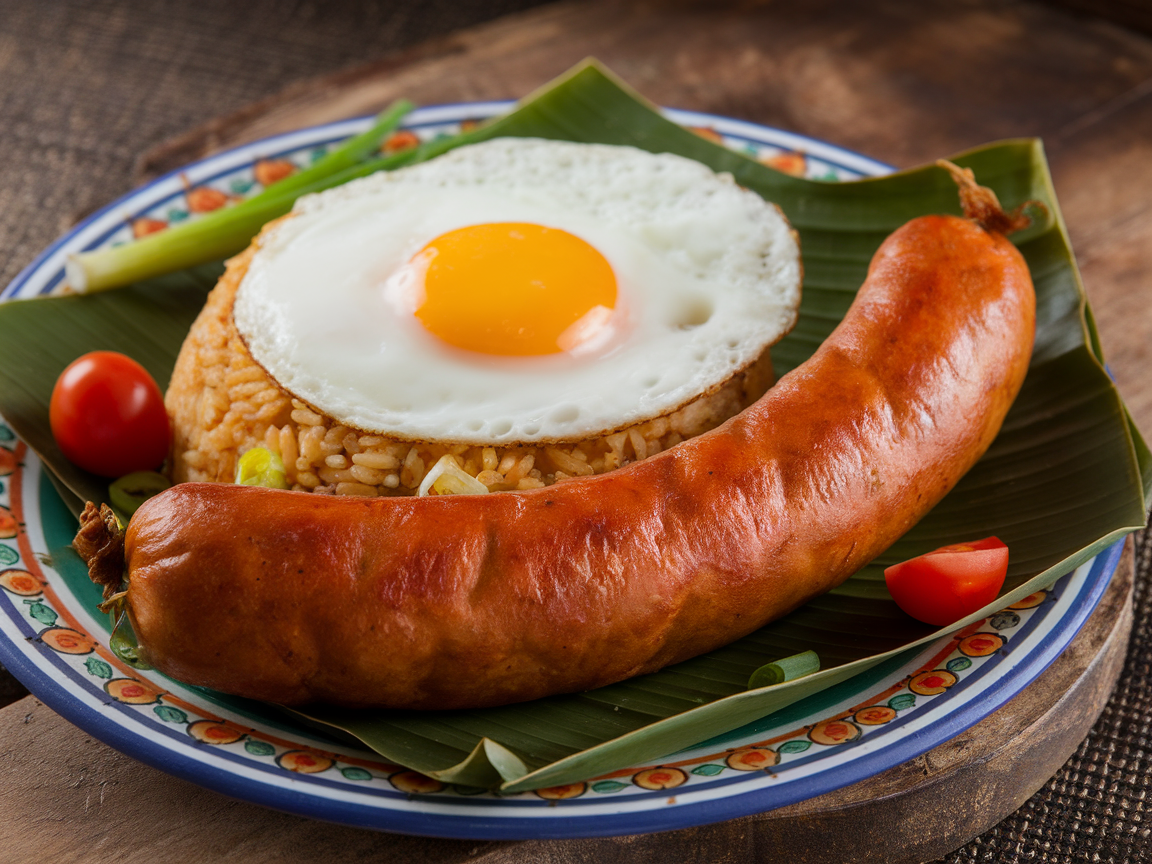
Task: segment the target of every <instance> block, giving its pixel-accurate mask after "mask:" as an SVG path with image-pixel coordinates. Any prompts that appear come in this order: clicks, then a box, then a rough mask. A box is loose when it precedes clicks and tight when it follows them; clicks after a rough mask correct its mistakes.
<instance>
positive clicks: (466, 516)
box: [126, 213, 1035, 709]
mask: <svg viewBox="0 0 1152 864" xmlns="http://www.w3.org/2000/svg"><path fill="white" fill-rule="evenodd" d="M1001 215H1004V214H1002V213H1001ZM986 222H987V220H986ZM1009 227H1010V226H1009ZM991 228H992V230H988V229H986V228H984V227H982V226H981V225H980V224H977V223H976V222H974V221H972V220H969V219H962V218H958V217H953V216H927V217H922V218H918V219H915V220H913V221H912V222H910V223H908V224H907V225H905V226H903V227H902V228H900V229H899V230H897V231H896V232H895V233H894V234H892V235H891V236H890V237H889V238H888V239H887V240H886V241H885V242H884V244H883V245H882V246H881V248H880V249H879V251H878V252H877V253H876V256H875V258H874V259H873V261H872V264H871V267H870V269H869V273H868V277H867V280H866V281H865V283H864V285H863V287H862V288H861V289H860V291H859V294H858V296H857V297H856V299H855V301H854V303H853V305H852V307H851V309H850V310H849V312H848V314H847V316H846V317H845V318H844V320H843V322H842V323H841V324H840V326H839V327H837V329H836V330H835V332H834V333H832V335H831V336H830V337H829V338H828V339H827V340H826V341H825V343H824V344H823V345H822V346H821V347H820V348H819V350H818V351H817V352H816V353H815V355H813V357H812V358H811V359H809V360H808V361H807V362H806V363H804V364H803V365H801V366H799V367H798V368H796V369H795V370H793V371H792V372H790V373H789V374H787V375H785V376H784V377H783V378H782V379H781V380H780V381H779V382H778V383H777V384H776V386H775V387H773V388H772V389H771V390H770V391H769V392H768V393H767V394H766V395H765V396H764V397H763V398H762V399H760V400H759V401H758V402H756V403H755V404H754V405H752V406H751V407H750V408H748V409H746V410H745V411H744V412H742V413H741V414H739V415H738V416H736V417H734V418H733V419H731V420H730V421H728V422H727V423H725V424H724V425H723V426H721V427H719V428H717V429H715V430H713V431H711V432H709V433H706V434H704V435H701V436H699V437H697V438H694V439H691V440H689V441H685V442H683V443H681V444H679V445H677V446H675V447H673V448H671V449H669V450H667V451H665V452H662V453H659V454H657V455H655V456H652V457H650V458H648V459H645V460H643V461H641V462H637V463H635V464H633V465H630V466H628V467H626V468H623V469H620V470H617V471H615V472H612V473H609V474H604V475H600V476H596V477H589V478H581V479H579V480H571V481H566V482H563V483H560V484H557V485H555V486H552V487H549V488H545V489H538V490H532V491H528V492H519V493H499V494H490V495H475V496H439V497H426V498H375V499H359V498H352V497H346V498H331V497H327V496H317V495H310V494H307V493H298V492H287V491H278V490H271V489H261V488H254V487H247V486H233V485H221V484H206V483H205V484H200V483H189V484H181V485H178V486H175V487H173V488H172V489H171V490H169V491H167V492H165V493H163V494H161V495H159V496H157V497H155V498H153V499H151V500H150V501H148V502H146V503H145V504H144V506H143V507H141V508H140V510H139V511H137V513H136V515H135V516H134V517H133V519H132V521H131V523H130V525H129V527H128V531H127V538H126V559H127V566H128V572H129V581H128V593H127V604H128V610H129V614H130V617H131V620H132V624H133V626H134V627H135V630H136V634H137V638H138V639H139V642H140V646H141V655H142V657H143V658H144V659H145V660H147V661H148V662H149V663H151V664H152V665H154V666H155V667H157V668H158V669H160V670H161V671H163V672H165V673H167V674H169V675H171V676H173V677H175V678H177V679H180V680H183V681H187V682H190V683H193V684H200V685H205V686H208V687H212V688H215V689H218V690H222V691H225V692H229V693H237V694H241V695H244V696H249V697H253V698H257V699H264V700H269V701H273V702H281V703H285V704H302V703H307V702H312V701H319V702H328V703H336V704H343V705H349V706H374V707H387V708H420V709H444V708H458V707H479V706H489V705H499V704H503V703H508V702H514V701H519V700H525V699H533V698H536V697H540V696H545V695H548V694H554V693H563V692H573V691H578V690H584V689H588V688H592V687H597V686H601V685H605V684H608V683H611V682H614V681H618V680H621V679H624V678H627V677H630V676H633V675H637V674H641V673H645V672H651V671H654V670H656V669H659V668H661V667H663V666H666V665H668V664H671V663H675V662H677V661H680V660H684V659H686V658H689V657H692V656H695V655H697V654H700V653H702V652H705V651H709V650H711V649H713V648H716V647H718V646H720V645H723V644H725V643H728V642H730V641H732V640H734V639H736V638H739V637H741V636H743V635H745V634H747V633H750V632H751V631H753V630H755V629H757V628H758V627H760V626H762V625H763V624H765V623H766V622H768V621H771V620H772V619H774V618H777V617H779V616H781V615H783V614H785V613H787V612H788V611H790V610H792V609H794V608H796V607H797V606H799V605H800V604H802V603H804V602H805V601H807V600H808V599H810V598H812V597H814V596H815V595H817V594H820V593H821V592H824V591H827V590H828V589H830V588H832V587H834V586H836V585H838V584H839V583H841V582H842V581H844V580H845V579H847V578H848V577H849V576H850V575H852V574H853V573H854V572H856V571H857V570H858V569H860V567H862V566H863V565H865V564H867V563H868V562H869V561H870V560H872V559H873V558H874V557H875V556H876V555H877V554H879V553H881V552H883V551H884V550H885V549H886V548H887V547H888V546H889V545H890V544H891V543H892V542H893V541H895V540H896V539H897V538H898V537H900V536H901V535H902V534H903V533H904V532H905V531H907V530H908V529H909V528H910V527H911V526H912V525H913V524H915V523H916V521H917V520H918V519H920V517H921V516H923V515H924V514H925V513H926V512H927V511H928V510H929V509H930V508H931V507H932V506H933V505H934V504H935V503H936V502H937V501H939V500H940V499H941V498H942V497H943V496H944V495H945V494H946V493H947V492H948V490H950V489H951V488H952V487H953V486H954V485H955V483H956V482H957V480H959V478H960V477H961V476H962V475H963V474H964V473H965V472H966V471H967V470H968V469H969V468H970V467H971V466H972V465H973V464H974V463H975V462H976V460H977V459H978V458H979V457H980V456H981V454H983V453H984V451H985V450H986V449H987V447H988V445H989V444H990V443H991V441H992V439H993V438H994V437H995V435H996V433H997V431H998V430H999V428H1000V425H1001V422H1002V420H1003V418H1004V416H1005V414H1006V413H1007V411H1008V408H1009V406H1010V405H1011V403H1012V401H1013V399H1014V398H1015V395H1016V393H1017V391H1018V390H1019V388H1020V386H1021V384H1022V382H1023V380H1024V375H1025V372H1026V370H1027V366H1028V362H1029V358H1030V355H1031V348H1032V341H1033V334H1034V319H1035V298H1034V294H1033V288H1032V282H1031V279H1030V277H1029V273H1028V268H1027V266H1026V265H1025V263H1024V260H1023V258H1022V257H1021V255H1020V254H1019V252H1018V251H1017V250H1016V249H1015V247H1013V246H1012V244H1011V243H1010V242H1009V241H1008V240H1006V239H1005V237H1004V236H1003V233H1001V232H1002V231H1003V230H1005V226H1004V224H1002V223H996V222H995V220H993V224H992V226H991Z"/></svg>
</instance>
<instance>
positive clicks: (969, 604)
mask: <svg viewBox="0 0 1152 864" xmlns="http://www.w3.org/2000/svg"><path fill="white" fill-rule="evenodd" d="M1007 574H1008V547H1007V546H1005V545H1004V544H1003V543H1002V542H1000V539H999V538H998V537H985V538H984V539H983V540H973V541H972V542H970V543H955V544H953V545H951V546H942V547H941V548H939V549H936V550H934V551H932V552H928V553H926V554H924V555H921V556H919V557H917V558H912V559H910V560H908V561H903V562H901V563H900V564H894V565H892V566H891V567H888V568H886V569H885V570H884V581H885V582H887V583H888V593H889V594H891V595H892V599H893V600H895V601H896V605H897V606H899V607H900V608H901V609H903V610H904V611H905V612H907V613H908V614H909V615H911V616H912V617H913V618H915V619H917V620H918V621H923V622H924V623H925V624H935V625H938V626H943V625H946V624H951V623H953V622H954V621H959V620H960V619H961V618H964V617H965V616H967V615H971V614H972V613H973V612H975V611H976V610H977V609H979V608H980V607H981V606H985V605H987V604H989V603H991V602H992V601H993V600H995V599H996V596H997V595H998V594H999V593H1000V588H1001V587H1002V586H1003V585H1004V577H1005V576H1006V575H1007Z"/></svg>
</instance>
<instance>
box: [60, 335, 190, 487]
mask: <svg viewBox="0 0 1152 864" xmlns="http://www.w3.org/2000/svg"><path fill="white" fill-rule="evenodd" d="M48 419H49V421H50V422H51V424H52V435H53V437H54V438H55V439H56V443H57V444H58V445H59V446H60V450H61V451H62V452H63V453H64V455H65V456H67V457H68V459H69V460H71V461H72V462H74V463H76V464H77V465H79V466H80V467H81V468H83V469H84V470H86V471H91V472H92V473H93V474H99V475H101V476H102V477H120V476H123V475H124V474H129V473H131V472H133V471H147V470H149V469H152V468H157V467H159V465H160V463H161V462H163V461H164V459H165V457H166V456H167V455H168V445H169V441H170V439H171V434H172V433H171V429H170V427H169V425H168V412H167V411H165V410H164V397H163V396H162V395H161V393H160V388H159V387H158V386H156V382H155V381H153V380H152V376H151V375H149V374H148V372H147V371H146V370H145V369H144V367H143V366H141V365H140V364H139V363H137V362H136V361H135V360H133V359H132V358H131V357H126V356H124V355H123V354H118V353H116V352H115V351H93V352H92V353H90V354H85V355H84V356H83V357H80V358H78V359H76V360H74V361H73V362H72V363H71V365H69V366H68V368H67V369H65V370H64V371H63V372H62V373H60V377H59V378H57V379H56V386H55V387H53V388H52V401H51V403H50V405H49V409H48Z"/></svg>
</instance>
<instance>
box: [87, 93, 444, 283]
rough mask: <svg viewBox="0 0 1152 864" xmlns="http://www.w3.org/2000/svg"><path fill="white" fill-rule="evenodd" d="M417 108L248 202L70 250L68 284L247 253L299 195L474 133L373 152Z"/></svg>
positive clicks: (398, 110) (403, 108) (397, 109)
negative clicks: (115, 242)
mask: <svg viewBox="0 0 1152 864" xmlns="http://www.w3.org/2000/svg"><path fill="white" fill-rule="evenodd" d="M411 110H412V104H411V103H410V102H408V101H405V100H401V101H399V102H396V103H395V104H393V105H391V106H389V108H388V109H387V110H385V111H384V112H383V113H381V114H380V115H379V116H378V117H377V118H376V122H375V123H374V124H373V125H372V128H371V129H369V130H367V131H366V132H363V133H361V134H359V135H356V136H355V137H353V138H350V139H349V140H348V141H346V142H344V144H342V145H341V146H340V147H339V148H338V149H336V150H334V151H332V152H331V153H329V154H327V155H326V156H324V157H323V158H322V159H320V160H318V161H317V162H316V164H314V165H311V166H309V167H308V168H305V169H304V170H303V171H300V172H298V173H296V174H293V175H292V176H290V177H286V178H285V179H283V180H281V181H279V182H278V183H275V184H273V185H271V186H269V187H268V188H267V189H265V190H264V191H262V192H260V193H259V194H258V195H254V196H252V197H251V198H249V199H248V200H247V201H242V202H241V203H239V204H236V205H234V206H232V207H226V208H223V209H220V210H216V211H214V212H212V213H209V214H207V215H205V216H204V217H202V218H200V219H195V220H193V221H190V222H186V223H184V224H183V225H179V226H177V227H175V228H168V229H165V230H164V231H160V232H157V233H155V234H149V235H147V236H145V237H142V238H140V239H139V240H134V241H133V242H131V243H125V244H123V245H121V246H113V247H108V248H104V249H97V250H95V251H92V252H81V253H79V254H75V255H71V256H69V258H68V262H67V265H66V274H67V279H68V286H69V287H70V288H71V290H73V291H75V292H78V293H89V292H94V291H104V290H106V289H109V288H118V287H120V286H122V285H128V284H130V283H132V282H137V281H139V280H141V279H149V278H152V277H154V276H161V275H163V274H165V273H171V272H173V271H176V270H183V269H186V268H188V267H194V266H196V265H198V264H207V263H209V262H211V261H219V260H221V259H224V258H228V257H230V256H232V255H235V254H236V253H238V252H240V251H242V250H243V249H244V248H245V247H246V246H247V245H248V244H249V242H251V240H252V238H253V237H255V236H256V235H257V234H258V233H259V231H260V229H261V228H262V227H263V226H264V225H265V224H266V223H267V222H269V221H271V220H272V219H275V218H277V217H279V216H283V215H284V214H285V213H287V212H288V211H289V210H291V209H292V205H293V204H294V203H295V202H296V199H297V198H299V197H300V196H302V195H308V194H310V193H312V192H320V191H322V190H324V189H331V188H332V187H333V186H339V185H340V184H342V183H347V182H348V181H349V180H354V179H356V178H358V177H364V176H367V175H368V174H373V173H375V172H376V171H389V170H393V169H395V168H400V167H402V166H404V165H408V164H411V163H414V162H422V161H424V160H425V159H430V158H432V157H433V156H436V155H439V154H440V153H443V152H445V151H447V150H450V149H452V147H453V146H456V145H457V144H459V143H463V140H464V139H465V138H466V137H467V136H465V135H461V136H455V137H453V138H448V139H439V140H435V141H428V142H425V143H423V144H421V145H419V146H418V147H415V148H413V149H411V150H406V151H404V152H401V153H395V154H392V155H389V156H383V157H375V158H370V157H372V156H373V154H375V153H377V152H379V149H380V142H381V141H382V140H383V139H384V138H385V137H386V136H387V135H388V134H389V133H390V132H392V130H394V129H395V128H396V127H397V126H398V125H399V124H400V121H401V120H402V119H403V118H404V116H405V115H406V114H407V113H408V112H409V111H411Z"/></svg>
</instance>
